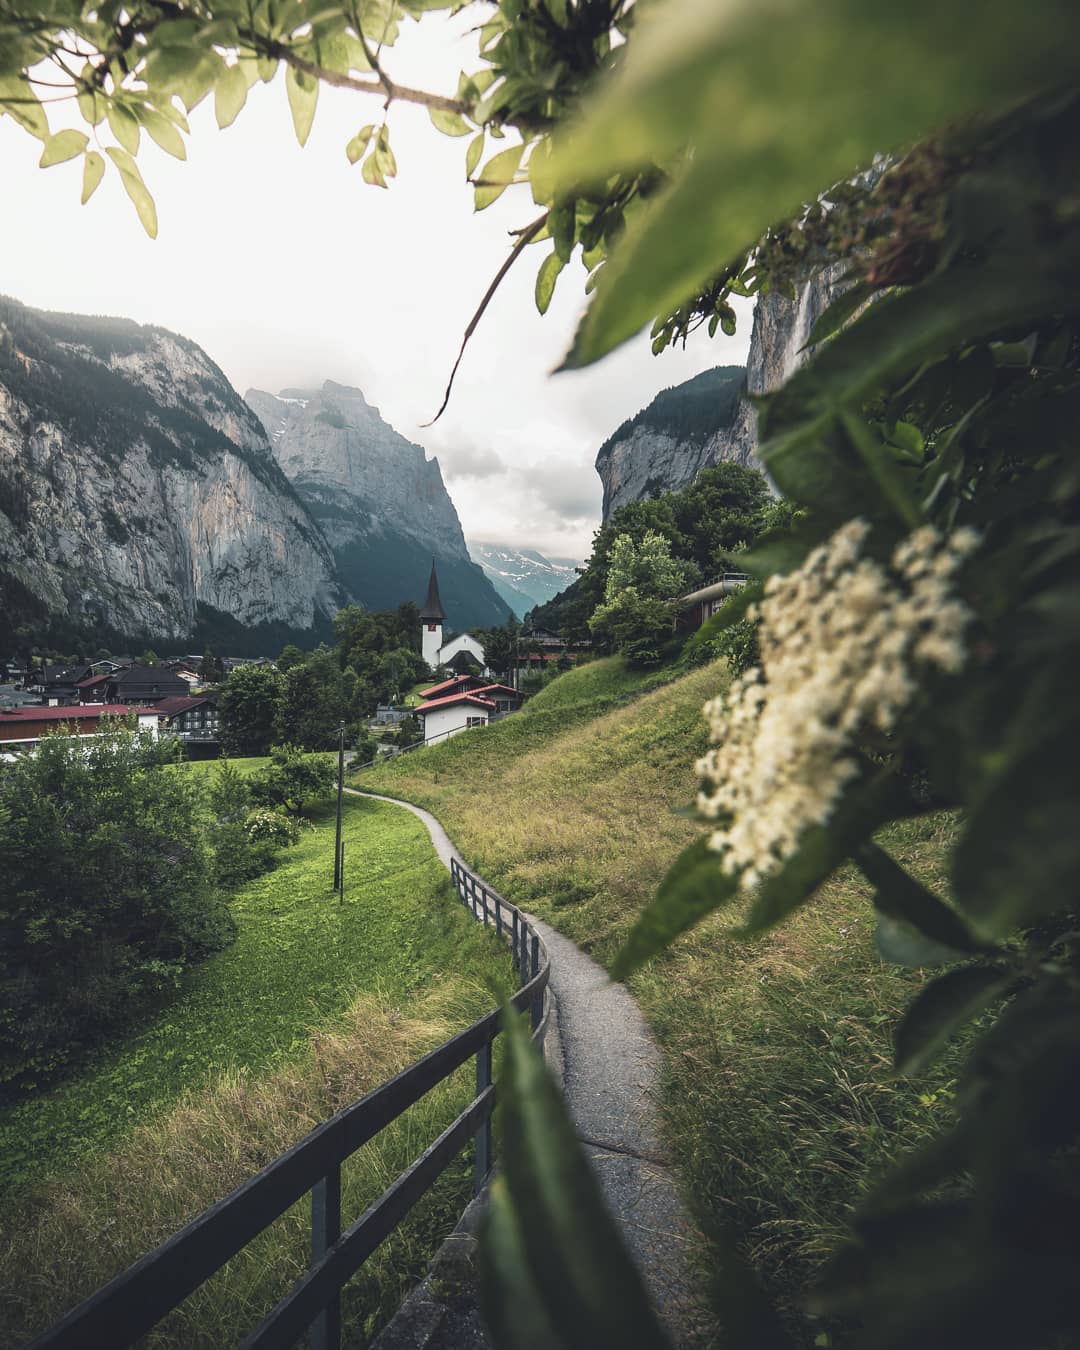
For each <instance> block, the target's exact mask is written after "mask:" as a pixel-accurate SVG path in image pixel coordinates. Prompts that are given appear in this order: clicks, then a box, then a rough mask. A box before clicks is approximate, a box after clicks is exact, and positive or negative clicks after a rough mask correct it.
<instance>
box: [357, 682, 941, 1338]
mask: <svg viewBox="0 0 1080 1350" xmlns="http://www.w3.org/2000/svg"><path fill="white" fill-rule="evenodd" d="M603 665H604V663H596V667H599V670H597V668H596V667H594V666H586V667H583V668H582V669H581V670H578V671H571V672H568V673H567V674H565V675H563V676H561V677H560V678H559V679H558V680H556V681H555V682H554V683H553V684H552V685H550V686H549V687H548V689H546V690H545V691H544V695H542V696H539V697H538V698H537V699H536V700H534V701H533V703H532V704H530V705H529V707H530V712H529V713H528V714H526V715H522V716H520V717H517V718H510V719H507V720H506V721H505V722H500V723H497V724H496V725H495V726H493V727H490V728H487V729H485V730H483V731H480V732H476V733H473V734H471V735H468V736H461V737H459V738H458V740H457V742H454V741H452V742H450V743H449V745H447V746H446V747H441V748H440V749H439V750H437V751H425V752H421V753H418V754H416V755H413V756H410V757H408V758H407V759H404V760H400V761H397V762H396V763H390V764H387V765H386V766H383V767H380V768H379V769H378V770H377V771H376V772H375V774H374V775H373V776H372V778H371V780H370V781H371V784H372V786H373V787H375V788H377V789H378V790H383V791H389V792H390V793H392V794H397V795H400V796H403V797H407V798H409V799H410V800H413V801H416V802H419V803H421V804H422V805H425V806H428V807H429V808H430V809H432V810H433V811H434V812H435V813H436V814H437V815H438V816H439V818H440V819H441V820H442V821H443V822H444V824H445V825H446V827H447V829H448V830H449V832H450V834H451V836H452V837H453V838H454V839H455V840H456V842H457V843H458V844H459V846H460V847H461V848H462V849H463V851H464V852H465V853H466V855H467V856H468V857H469V858H470V859H471V860H472V861H473V862H474V863H475V864H476V865H477V866H478V867H479V869H480V870H481V872H482V873H483V874H484V875H485V876H487V877H489V878H490V879H491V881H492V882H493V883H494V884H495V885H497V886H499V887H500V888H501V889H503V890H504V892H505V893H506V895H507V897H508V898H509V899H512V900H515V901H517V902H519V903H524V904H527V905H529V906H530V907H532V908H533V909H535V910H536V911H537V912H538V913H540V914H541V915H543V916H544V917H545V918H546V919H548V920H549V921H550V922H551V923H553V924H555V925H556V926H557V927H558V928H560V929H561V930H562V931H563V932H565V933H566V934H567V935H568V936H570V937H572V938H573V939H574V940H575V941H577V942H578V943H580V944H581V945H582V946H583V947H585V948H586V949H588V950H590V951H591V952H592V953H593V954H594V955H595V956H596V958H597V959H598V960H600V961H601V962H607V961H610V959H611V958H612V956H613V955H614V953H615V952H616V951H617V950H618V948H619V946H620V944H621V942H622V941H623V939H624V938H625V936H626V934H627V932H628V931H629V929H630V926H631V925H632V923H633V921H634V920H635V918H636V917H637V915H638V914H639V913H640V911H641V909H642V908H643V906H644V905H645V904H646V903H647V901H648V900H649V898H650V897H651V895H652V894H653V892H654V891H655V888H656V886H657V884H658V882H659V881H660V879H661V878H662V876H663V875H664V873H665V871H666V869H667V868H668V866H670V864H671V862H672V861H673V860H674V858H675V857H676V856H677V855H678V853H679V852H680V850H681V849H682V848H683V847H685V845H686V844H687V843H688V842H689V841H690V840H691V839H693V838H694V837H695V836H696V834H697V833H698V829H699V827H698V826H696V825H695V824H694V823H693V822H692V821H689V820H687V819H685V818H684V817H682V816H679V815H676V814H674V813H673V809H674V808H677V807H680V806H684V805H685V804H687V803H688V802H690V801H691V800H692V798H693V795H694V791H695V788H696V780H695V777H694V771H693V765H694V761H695V759H696V757H697V756H698V755H699V754H700V752H701V751H702V749H703V748H704V745H705V727H704V723H703V720H702V717H701V707H702V704H703V703H704V702H705V700H706V699H707V698H709V697H711V696H713V695H715V694H716V693H717V692H718V691H719V690H720V689H721V688H722V687H723V685H724V683H725V681H726V678H727V676H726V670H725V668H724V666H723V664H722V663H716V664H713V665H711V666H706V667H703V668H702V669H700V670H697V671H694V672H692V673H691V674H689V675H687V676H685V677H683V678H680V679H678V680H676V681H674V682H673V683H669V684H667V685H665V686H663V687H660V688H655V689H653V690H652V691H650V692H645V693H639V696H638V697H637V698H636V699H634V701H632V702H629V703H627V704H625V706H616V707H614V708H613V707H612V706H611V703H610V701H609V699H610V693H611V682H610V680H609V679H607V678H605V675H604V670H603ZM612 674H613V675H614V677H615V679H616V680H618V679H621V675H620V674H619V673H618V672H612ZM560 686H561V689H560ZM639 688H640V686H639ZM556 691H558V696H557V698H552V696H553V695H555V694H556ZM622 692H623V693H624V694H629V693H630V692H631V691H629V690H623V691H622ZM544 696H548V704H547V706H545V705H544V703H542V702H541V699H542V698H543V697H544ZM553 705H554V706H553ZM478 785H482V791H480V790H478ZM952 830H953V824H952V821H951V820H950V819H949V818H947V817H931V818H928V819H925V820H921V821H913V822H906V823H904V824H900V825H896V826H893V827H891V828H890V829H889V830H887V831H885V832H884V833H883V835H882V838H881V842H882V843H883V845H884V846H885V847H887V848H889V849H890V850H891V851H893V852H894V853H895V854H896V856H897V858H898V859H899V860H900V861H902V862H904V863H905V864H906V865H907V866H908V867H909V868H910V869H911V870H912V871H913V872H914V874H915V875H916V876H920V877H922V878H923V879H924V880H926V881H928V882H930V883H932V884H935V885H938V886H940V887H944V877H943V875H942V873H943V860H944V857H945V854H946V851H947V845H948V841H949V839H950V837H951V834H952ZM738 918H739V915H738V912H737V911H735V910H729V911H726V912H724V913H720V914H717V915H715V916H713V917H712V918H710V919H709V920H708V921H706V922H705V923H703V924H701V925H700V926H699V927H698V928H697V929H695V930H694V931H693V932H691V933H689V934H687V935H685V936H684V937H683V938H682V939H681V940H680V941H678V942H677V943H676V944H675V945H674V946H673V948H672V949H671V950H670V951H669V952H668V953H667V954H665V955H664V956H663V957H661V958H659V959H657V960H656V961H654V962H653V963H652V964H651V965H650V966H649V967H648V968H647V969H646V970H645V971H643V972H641V973H640V974H639V975H637V976H636V977H635V978H634V980H633V982H632V987H633V989H634V992H635V994H636V995H637V997H638V999H639V1001H640V1002H641V1004H642V1007H643V1009H644V1011H645V1013H646V1016H647V1017H648V1018H649V1020H650V1022H651V1024H652V1026H653V1028H654V1030H655V1031H656V1033H657V1036H658V1038H659V1040H660V1043H661V1046H662V1048H663V1050H664V1063H665V1070H664V1091H663V1099H662V1102H661V1109H662V1117H663V1123H664V1128H665V1132H666V1136H667V1139H668V1141H669V1144H670V1146H671V1149H672V1153H673V1155H674V1157H675V1158H676V1160H677V1163H678V1166H679V1171H680V1174H681V1178H682V1182H683V1186H684V1190H685V1193H686V1196H687V1198H688V1199H689V1200H690V1202H691V1203H692V1205H693V1207H694V1210H695V1213H696V1215H697V1217H698V1219H699V1221H700V1224H701V1227H702V1229H703V1231H704V1232H705V1233H706V1235H707V1245H706V1247H705V1248H704V1249H703V1250H702V1252H701V1253H700V1257H701V1261H702V1266H703V1270H704V1271H706V1272H707V1271H708V1270H709V1268H710V1267H711V1264H712V1263H713V1262H714V1260H715V1259H717V1257H716V1252H715V1251H713V1250H712V1249H711V1248H710V1246H709V1245H708V1242H710V1241H711V1240H712V1239H715V1238H717V1237H718V1236H719V1235H720V1233H721V1231H722V1230H724V1229H726V1228H730V1229H731V1230H733V1231H734V1232H735V1233H737V1234H738V1236H739V1239H740V1242H741V1244H742V1246H743V1248H744V1249H745V1251H746V1252H747V1254H748V1255H749V1256H750V1258H751V1259H752V1260H753V1261H754V1263H755V1265H756V1266H757V1268H758V1269H759V1270H760V1271H761V1272H762V1274H763V1275H764V1277H765V1279H766V1281H767V1283H768V1284H769V1285H770V1286H771V1287H772V1289H773V1290H774V1292H775V1293H776V1294H777V1296H778V1298H779V1299H780V1301H781V1303H782V1304H783V1305H784V1306H786V1307H787V1308H788V1309H794V1308H796V1307H797V1305H798V1303H799V1301H800V1299H801V1296H802V1294H803V1292H804V1290H805V1288H806V1286H807V1284H808V1282H809V1281H810V1280H811V1279H812V1278H813V1276H814V1274H815V1272H816V1271H817V1270H818V1269H819V1268H820V1265H821V1262H822V1260H823V1258H824V1256H825V1254H826V1253H827V1252H828V1251H829V1250H830V1249H831V1248H832V1247H833V1246H834V1245H835V1243H836V1241H837V1239H838V1238H839V1236H840V1235H841V1234H842V1233H843V1231H844V1228H845V1224H846V1223H847V1220H848V1218H849V1215H850V1213H851V1210H852V1207H853V1205H854V1204H855V1202H856V1200H857V1197H858V1195H859V1193H860V1191H861V1190H862V1189H863V1187H864V1186H865V1185H866V1183H867V1182H868V1180H870V1179H871V1178H872V1177H873V1176H875V1175H876V1174H877V1173H878V1172H879V1171H880V1170H881V1169H882V1168H883V1167H884V1166H885V1165H886V1163H887V1162H888V1161H889V1160H890V1159H891V1158H892V1157H894V1156H895V1155H896V1154H897V1153H898V1152H900V1151H902V1150H903V1149H905V1148H907V1147H909V1146H911V1145H913V1144H915V1143H917V1142H919V1141H920V1140H921V1139H922V1138H924V1137H926V1136H927V1135H928V1134H929V1133H932V1132H933V1131H934V1130H936V1129H937V1128H938V1126H939V1125H940V1123H941V1122H942V1121H943V1120H944V1119H946V1118H947V1117H948V1114H949V1110H950V1099H951V1088H952V1074H953V1072H954V1070H955V1064H956V1059H955V1057H953V1058H946V1060H945V1061H944V1062H943V1064H942V1066H941V1067H940V1068H939V1069H937V1070H936V1071H935V1072H933V1073H932V1074H929V1075H927V1076H926V1077H925V1078H924V1079H922V1080H921V1081H919V1082H918V1083H908V1082H902V1081H898V1080H896V1079H895V1078H894V1077H893V1075H892V1073H891V1069H890V1062H891V1043H890V1041H891V1037H890V1029H891V1027H892V1026H893V1025H894V1023H895V1021H896V1019H897V1017H898V1015H899V1013H900V1011H901V1009H902V1008H903V1007H904V1006H905V1005H906V1003H907V1002H908V1001H909V1000H910V998H911V997H912V995H913V994H914V993H915V992H916V991H917V989H918V988H919V987H920V986H921V984H922V983H923V980H924V976H923V974H922V973H921V972H917V971H904V970H899V969H897V968H895V967H886V966H884V965H883V964H882V963H881V962H880V961H879V959H878V957H877V955H876V952H875V950H874V947H873V941H872V935H873V911H872V909H871V906H870V888H869V887H868V886H867V885H866V883H865V882H864V881H863V880H862V879H861V878H860V876H859V875H858V874H857V873H856V872H855V871H854V870H853V869H848V870H845V871H844V872H842V873H841V874H839V875H838V876H837V877H836V878H834V879H833V880H832V881H831V882H830V883H829V884H828V885H826V886H825V887H823V888H822V890H821V891H820V892H819V894H818V896H817V897H816V898H815V900H814V901H813V902H812V903H811V904H810V905H809V906H808V907H807V908H806V909H805V910H803V911H802V912H801V913H800V914H799V915H797V916H796V917H795V918H794V920H792V921H791V922H789V923H787V924H785V925H783V926H782V927H780V928H778V929H777V930H775V931H774V932H771V933H769V934H766V935H764V936H762V937H760V938H758V939H757V940H755V941H751V942H747V941H741V940H736V939H735V938H734V937H733V936H732V933H731V930H732V928H733V927H734V926H735V925H736V924H737V921H738ZM793 1321H796V1322H797V1321H798V1319H793ZM804 1332H805V1327H801V1328H800V1331H799V1334H804ZM834 1332H835V1334H837V1335H840V1334H841V1332H840V1331H836V1330H835V1329H834ZM810 1339H811V1342H812V1339H813V1337H812V1336H811V1338H810Z"/></svg>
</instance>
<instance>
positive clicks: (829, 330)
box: [799, 281, 871, 352]
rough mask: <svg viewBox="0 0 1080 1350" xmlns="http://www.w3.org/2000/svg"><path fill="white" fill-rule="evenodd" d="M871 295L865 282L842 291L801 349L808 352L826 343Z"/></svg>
mask: <svg viewBox="0 0 1080 1350" xmlns="http://www.w3.org/2000/svg"><path fill="white" fill-rule="evenodd" d="M870 295H871V290H870V287H869V286H868V285H867V283H866V282H865V281H857V282H855V284H854V285H853V286H849V287H848V288H847V290H845V291H841V292H840V294H839V295H838V296H837V297H836V299H835V300H834V301H833V302H832V304H831V305H830V306H829V307H828V309H826V310H825V312H824V314H822V315H821V316H820V317H819V318H818V321H817V323H816V324H814V326H813V328H811V330H810V336H809V337H808V338H807V339H806V342H805V343H804V344H803V346H802V347H801V348H800V349H799V350H800V351H804V352H805V351H806V350H807V349H808V348H809V347H816V346H817V344H818V343H819V342H824V341H825V339H826V338H831V337H832V336H833V334H834V333H838V332H839V331H840V329H841V328H843V326H844V324H846V323H847V321H848V319H850V318H851V316H852V315H853V314H854V313H855V312H856V310H858V309H861V308H862V306H863V305H864V304H866V302H867V300H869V298H870Z"/></svg>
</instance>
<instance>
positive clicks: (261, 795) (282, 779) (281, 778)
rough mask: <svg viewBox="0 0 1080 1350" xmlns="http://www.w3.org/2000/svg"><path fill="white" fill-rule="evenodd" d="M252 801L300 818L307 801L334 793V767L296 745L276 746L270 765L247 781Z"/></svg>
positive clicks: (271, 753) (316, 799) (321, 757)
mask: <svg viewBox="0 0 1080 1350" xmlns="http://www.w3.org/2000/svg"><path fill="white" fill-rule="evenodd" d="M248 782H249V784H250V786H251V795H252V799H253V800H254V801H256V802H259V803H261V804H263V805H266V806H283V807H285V809H286V810H287V811H291V812H292V814H293V815H297V816H298V815H300V814H301V812H302V811H303V809H304V805H305V803H307V802H311V801H318V800H319V799H320V798H322V797H329V796H330V794H331V793H332V792H333V790H334V782H335V775H334V767H333V765H332V764H331V763H330V761H329V760H328V759H325V758H323V756H321V755H308V754H305V753H304V751H303V750H301V749H300V747H299V746H297V745H275V746H274V748H273V749H272V750H271V751H270V763H269V764H268V765H267V766H266V768H264V769H260V770H259V772H258V773H254V774H252V775H251V777H250V778H249V779H248Z"/></svg>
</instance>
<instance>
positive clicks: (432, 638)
mask: <svg viewBox="0 0 1080 1350" xmlns="http://www.w3.org/2000/svg"><path fill="white" fill-rule="evenodd" d="M442 635H443V626H442V624H441V623H425V624H423V625H422V626H421V628H420V654H421V656H423V658H424V660H425V661H426V662H427V663H428V665H429V666H430V667H431V669H432V670H434V669H435V668H436V666H438V664H439V648H440V647H441V646H442Z"/></svg>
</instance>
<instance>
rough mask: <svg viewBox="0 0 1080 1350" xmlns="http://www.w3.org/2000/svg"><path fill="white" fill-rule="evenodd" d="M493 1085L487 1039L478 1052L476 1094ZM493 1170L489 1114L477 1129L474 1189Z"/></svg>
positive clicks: (481, 1187)
mask: <svg viewBox="0 0 1080 1350" xmlns="http://www.w3.org/2000/svg"><path fill="white" fill-rule="evenodd" d="M490 1086H491V1042H490V1041H485V1042H484V1044H483V1045H482V1046H481V1047H480V1049H479V1050H477V1052H476V1095H477V1096H478V1097H479V1096H480V1094H481V1092H483V1091H484V1089H485V1088H488V1087H490ZM490 1170H491V1117H490V1116H487V1117H486V1118H485V1119H484V1120H483V1121H481V1123H480V1128H479V1129H478V1130H477V1131H476V1177H475V1180H474V1182H473V1189H474V1190H475V1192H476V1193H477V1194H479V1193H480V1191H481V1190H482V1189H483V1186H484V1180H485V1178H486V1177H487V1174H488V1172H489V1171H490Z"/></svg>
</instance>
